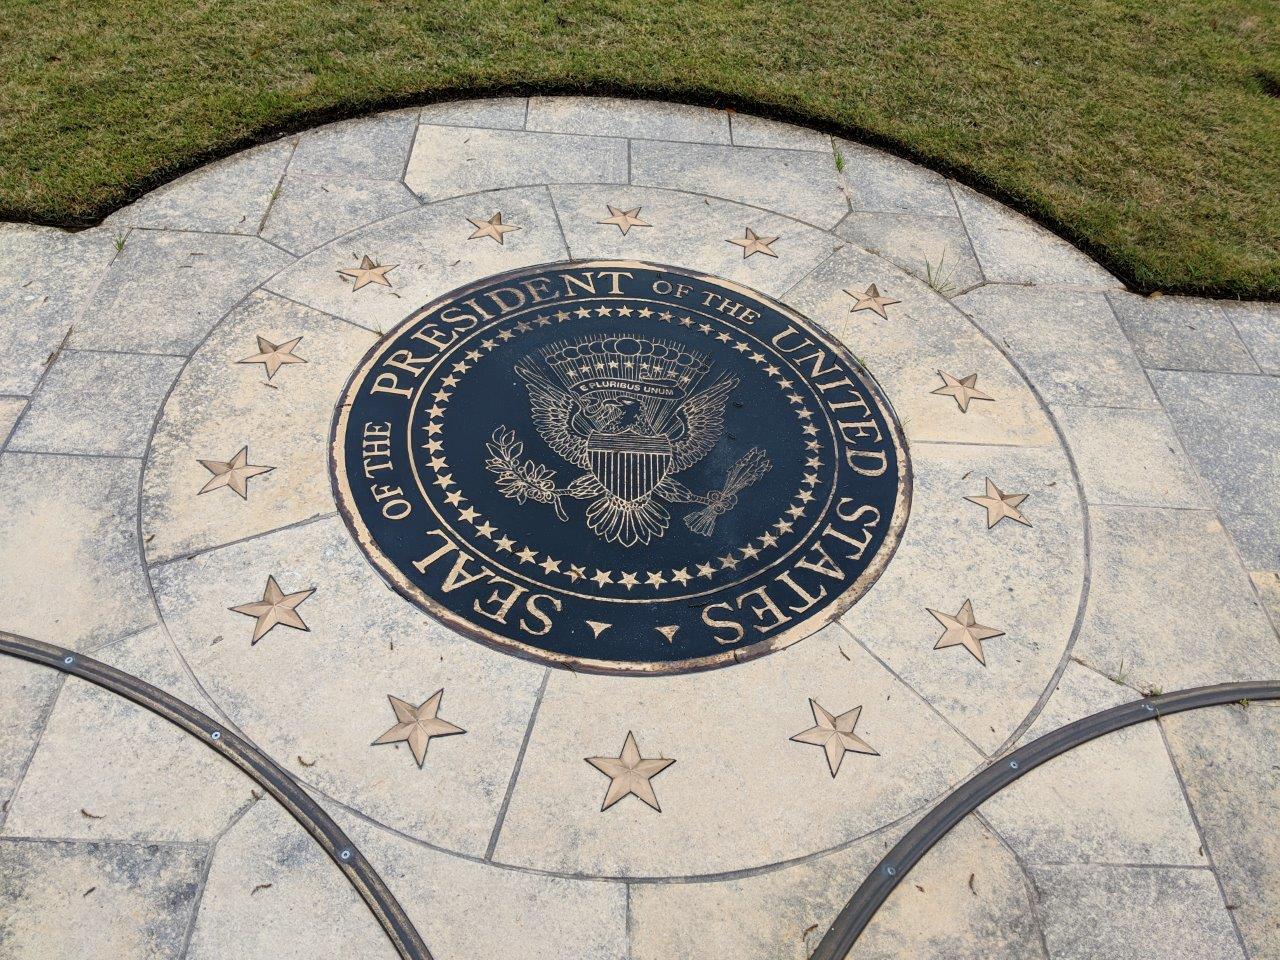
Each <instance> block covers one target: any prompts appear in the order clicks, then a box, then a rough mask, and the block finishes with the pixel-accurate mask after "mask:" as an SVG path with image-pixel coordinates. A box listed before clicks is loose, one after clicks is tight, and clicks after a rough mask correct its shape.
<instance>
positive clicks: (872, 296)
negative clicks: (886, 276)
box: [845, 283, 902, 320]
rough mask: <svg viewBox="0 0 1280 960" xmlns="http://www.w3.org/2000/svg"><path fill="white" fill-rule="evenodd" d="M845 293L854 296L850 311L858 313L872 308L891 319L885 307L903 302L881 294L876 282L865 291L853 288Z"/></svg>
mask: <svg viewBox="0 0 1280 960" xmlns="http://www.w3.org/2000/svg"><path fill="white" fill-rule="evenodd" d="M845 293H847V294H848V295H849V296H851V297H853V299H854V301H855V302H854V304H853V307H852V308H851V309H850V310H849V312H850V313H857V312H858V311H859V310H871V311H874V312H875V313H878V314H879V315H880V316H882V317H884V318H885V319H886V320H888V319H889V314H887V313H885V310H884V308H885V307H891V306H893V305H894V304H895V303H901V302H902V301H901V300H894V299H893V298H892V297H882V296H880V291H879V290H878V289H877V288H876V285H875V284H874V283H873V284H871V286H869V287H867V289H866V292H864V293H854V292H853V291H852V290H846V291H845Z"/></svg>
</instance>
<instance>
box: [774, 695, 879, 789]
mask: <svg viewBox="0 0 1280 960" xmlns="http://www.w3.org/2000/svg"><path fill="white" fill-rule="evenodd" d="M809 709H811V710H812V711H813V722H814V726H812V727H810V728H809V729H808V730H803V731H801V732H800V733H797V734H796V735H795V736H794V737H792V738H791V739H792V740H793V741H794V742H796V743H810V744H813V745H814V746H815V747H821V748H822V749H823V752H825V753H826V755H827V766H828V767H829V768H830V770H831V776H833V777H834V776H835V775H836V774H837V773H838V772H839V770H840V761H842V760H843V759H844V755H845V754H846V753H865V754H868V755H869V756H872V757H878V756H880V754H879V753H877V752H876V751H875V750H874V749H873V748H872V746H871V744H869V743H867V741H865V740H863V739H862V738H861V737H860V736H858V735H857V734H855V733H854V732H853V728H854V727H856V726H857V725H858V717H860V716H861V715H862V707H854V708H853V709H852V710H848V711H846V712H845V713H842V714H840V715H839V716H838V717H837V716H833V715H832V714H830V713H828V712H827V711H826V710H824V709H823V708H822V706H821V705H820V704H819V703H818V701H817V700H814V699H813V698H812V697H810V698H809Z"/></svg>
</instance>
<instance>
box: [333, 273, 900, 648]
mask: <svg viewBox="0 0 1280 960" xmlns="http://www.w3.org/2000/svg"><path fill="white" fill-rule="evenodd" d="M331 466H332V469H333V481H334V490H335V493H336V496H337V500H338V507H339V509H340V510H341V512H342V515H343V517H344V518H345V520H346V522H347V524H348V526H349V527H350V528H351V531H352V532H353V533H354V534H355V537H356V539H357V540H358V542H359V543H360V546H361V548H362V549H363V550H364V551H365V553H366V554H367V555H368V557H369V559H370V560H371V561H372V562H373V564H374V566H376V567H377V569H378V570H379V571H380V572H381V574H382V576H383V577H384V578H386V580H387V581H388V582H389V583H390V584H391V586H392V587H393V588H394V589H395V590H397V591H398V592H399V593H401V594H402V595H403V596H405V597H406V598H408V599H409V600H411V601H412V602H413V603H415V604H417V605H418V606H420V607H422V608H423V609H424V610H426V611H427V612H428V613H429V614H431V615H432V616H434V617H435V618H437V619H439V620H441V621H443V622H444V623H446V624H448V625H449V626H451V627H453V628H455V629H458V630H460V631H462V632H464V633H466V634H468V635H470V636H473V637H475V638H477V639H479V640H482V641H484V642H486V643H489V644H492V645H494V646H497V647H500V648H502V649H504V650H508V651H510V652H512V653H516V654H519V655H521V656H525V657H529V658H532V659H535V660H540V661H542V662H545V663H549V664H552V665H555V666H564V667H570V668H573V669H584V670H597V671H605V672H616V673H658V672H677V671H683V670H694V669H704V668H708V667H714V666H719V665H723V664H728V663H733V662H735V661H738V660H745V659H749V658H751V657H755V656H760V655H761V654H764V653H768V652H770V651H772V650H777V649H780V648H782V647H784V646H787V645H788V644H791V643H794V642H796V641H797V640H800V639H802V638H803V637H805V636H807V635H809V634H810V633H812V632H813V631H815V630H817V629H818V628H819V627H821V626H822V625H823V624H825V623H827V622H829V621H831V620H832V619H834V618H835V617H837V616H838V615H839V614H840V613H841V612H843V611H844V610H845V609H847V608H848V607H849V606H850V605H851V604H852V603H853V602H854V601H855V600H856V599H857V598H858V597H859V596H861V595H862V594H863V593H864V592H865V591H866V590H867V589H868V588H869V587H870V586H871V584H872V583H874V582H875V580H876V578H877V577H878V576H879V575H880V573H881V572H882V571H883V570H884V568H885V565H886V564H887V563H888V562H889V558H890V556H891V555H892V553H893V551H894V549H895V547H896V546H897V543H898V541H899V539H900V538H901V535H902V530H903V527H904V525H905V524H906V520H907V511H908V508H909V504H910V483H911V481H910V466H909V464H908V460H907V451H906V447H905V444H904V442H903V439H902V432H901V428H900V426H899V424H898V422H897V419H896V418H895V417H894V414H893V411H892V409H891V408H890V406H889V403H888V401H887V400H886V399H885V398H884V396H883V394H882V393H881V391H880V388H879V386H878V384H877V383H876V382H875V380H874V379H873V378H872V377H871V376H870V375H869V374H868V373H867V371H866V370H864V369H863V368H862V366H861V365H860V364H859V363H857V362H856V361H855V360H854V359H853V357H851V356H850V355H849V353H848V352H847V351H846V350H845V349H844V348H843V347H841V346H840V345H839V344H837V343H836V342H835V341H833V340H832V339H831V338H829V337H827V336H826V335H825V334H823V333H821V332H820V331H819V330H818V329H817V328H816V327H815V325H814V324H812V323H810V322H809V321H807V320H806V319H804V318H803V317H801V316H799V315H798V314H796V313H795V312H794V311H792V310H790V309H789V308H787V307H785V306H783V305H782V304H779V303H777V302H775V301H773V300H771V299H769V298H767V297H765V296H762V295H761V294H759V293H755V292H753V291H751V290H748V289H746V288H745V287H742V286H740V285H738V284H734V283H730V282H728V281H725V280H719V279H716V278H714V277H707V276H701V275H698V274H694V273H690V272H686V271H683V270H679V269H676V268H672V267H662V266H656V265H653V264H647V263H633V262H616V261H603V262H589V263H561V264H554V265H549V266H542V267H531V268H527V269H524V270H519V271H516V272H514V273H509V274H505V275H502V276H497V277H491V278H489V279H487V280H484V281H482V282H480V283H476V284H473V285H471V286H469V287H465V288H463V289H461V290H457V291H455V292H453V293H450V294H449V295H447V296H445V297H442V298H440V299H438V300H436V301H434V302H432V303H430V304H428V305H427V306H425V307H423V308H422V309H420V310H417V311H416V312H414V313H413V315H412V316H410V317H409V318H408V319H407V320H405V321H404V323H402V324H401V325H400V326H399V327H397V328H396V329H395V330H393V331H392V332H391V333H390V334H389V335H388V336H386V337H385V338H383V339H382V340H381V341H380V342H379V343H378V345H377V346H376V347H375V348H374V349H373V350H371V351H370V352H369V354H368V355H367V356H366V357H365V358H364V360H363V361H362V362H361V364H360V366H359V367H358V368H357V370H356V372H355V374H354V375H353V376H352V378H351V381H350V383H349V384H348V386H347V389H346V391H345V392H344V394H343V397H342V400H341V402H340V404H339V406H338V409H337V413H336V416H335V418H334V426H333V439H332V454H331Z"/></svg>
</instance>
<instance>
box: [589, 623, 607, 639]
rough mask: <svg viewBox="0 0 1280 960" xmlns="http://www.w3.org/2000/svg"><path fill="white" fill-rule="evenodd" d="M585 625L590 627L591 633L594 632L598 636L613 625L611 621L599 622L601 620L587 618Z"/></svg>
mask: <svg viewBox="0 0 1280 960" xmlns="http://www.w3.org/2000/svg"><path fill="white" fill-rule="evenodd" d="M587 626H588V627H590V628H591V631H592V633H594V634H595V635H596V636H597V637H598V636H600V634H602V633H604V632H605V631H606V630H608V629H609V628H610V627H612V626H613V624H612V623H601V622H600V621H598V620H588V621H587Z"/></svg>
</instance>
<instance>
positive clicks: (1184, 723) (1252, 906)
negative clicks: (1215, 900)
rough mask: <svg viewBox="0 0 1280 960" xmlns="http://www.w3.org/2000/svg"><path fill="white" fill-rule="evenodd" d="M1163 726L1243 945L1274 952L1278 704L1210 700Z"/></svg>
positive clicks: (1257, 952)
mask: <svg viewBox="0 0 1280 960" xmlns="http://www.w3.org/2000/svg"><path fill="white" fill-rule="evenodd" d="M1161 725H1162V726H1163V727H1164V729H1165V731H1166V735H1167V737H1168V739H1169V749H1170V751H1171V752H1172V754H1173V758H1174V761H1175V762H1176V763H1177V765H1178V768H1179V770H1180V771H1181V773H1182V777H1183V779H1184V781H1185V782H1186V786H1187V795H1188V797H1190V799H1191V802H1192V804H1194V806H1195V810H1196V814H1197V816H1198V818H1199V822H1200V827H1201V829H1202V830H1203V831H1204V836H1205V840H1206V842H1207V845H1208V851H1209V853H1210V854H1211V855H1212V857H1213V862H1214V864H1215V866H1216V867H1217V868H1218V877H1219V879H1220V880H1221V882H1222V887H1223V890H1224V892H1225V894H1226V897H1227V900H1228V902H1229V903H1230V904H1231V906H1232V914H1231V915H1232V917H1233V918H1234V919H1235V922H1236V925H1237V926H1238V927H1239V929H1240V933H1241V936H1242V937H1243V938H1244V942H1245V946H1246V947H1247V948H1248V949H1249V953H1250V955H1251V956H1254V957H1267V956H1273V955H1275V954H1277V953H1280V923H1277V922H1276V917H1277V912H1278V911H1280V902H1278V900H1280V851H1278V850H1277V849H1276V847H1277V844H1278V843H1280V838H1278V837H1277V836H1276V831H1275V829H1274V826H1275V823H1276V821H1277V817H1280V765H1277V763H1276V755H1275V747H1276V743H1277V737H1280V708H1278V707H1277V706H1276V704H1275V703H1274V702H1272V703H1251V704H1247V705H1235V706H1229V707H1214V708H1212V709H1210V710H1201V711H1197V712H1195V713H1187V714H1180V715H1178V716H1174V717H1169V718H1168V719H1167V720H1163V721H1161Z"/></svg>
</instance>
